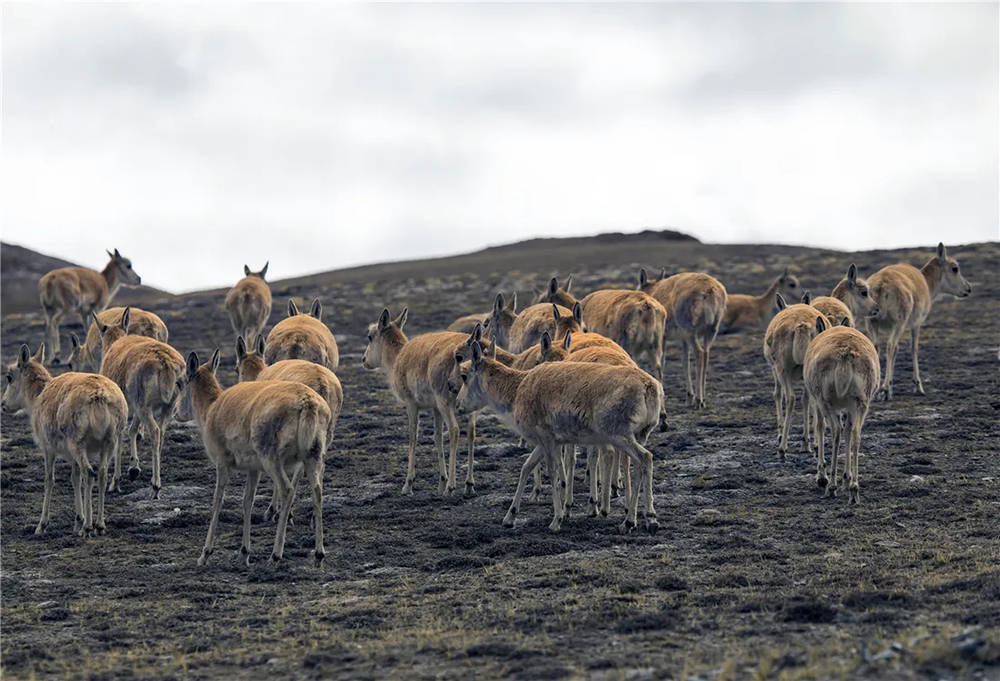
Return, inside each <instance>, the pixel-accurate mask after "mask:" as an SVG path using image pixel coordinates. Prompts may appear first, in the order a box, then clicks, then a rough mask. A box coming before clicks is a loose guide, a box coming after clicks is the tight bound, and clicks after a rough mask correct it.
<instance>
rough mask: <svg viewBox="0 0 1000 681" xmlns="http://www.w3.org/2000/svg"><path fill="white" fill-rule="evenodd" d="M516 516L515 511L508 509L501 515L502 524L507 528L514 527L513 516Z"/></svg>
mask: <svg viewBox="0 0 1000 681" xmlns="http://www.w3.org/2000/svg"><path fill="white" fill-rule="evenodd" d="M515 516H517V511H515V510H514V509H510V510H509V511H507V515H505V516H504V517H503V526H504V527H506V528H507V529H510V528H512V527H514V518H515Z"/></svg>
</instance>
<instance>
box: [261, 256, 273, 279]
mask: <svg viewBox="0 0 1000 681" xmlns="http://www.w3.org/2000/svg"><path fill="white" fill-rule="evenodd" d="M270 264H271V261H270V260H268V261H267V262H265V263H264V268H263V269H262V270H261V271H260V278H261V279H263V278H264V277H266V276H267V267H268V265H270Z"/></svg>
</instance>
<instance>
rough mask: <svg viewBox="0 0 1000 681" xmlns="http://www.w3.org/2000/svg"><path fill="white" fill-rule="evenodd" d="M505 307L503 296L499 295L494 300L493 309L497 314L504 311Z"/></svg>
mask: <svg viewBox="0 0 1000 681" xmlns="http://www.w3.org/2000/svg"><path fill="white" fill-rule="evenodd" d="M503 306H504V299H503V294H502V293H498V294H497V297H496V298H494V299H493V309H494V310H495V311H496V312H500V310H502V309H503Z"/></svg>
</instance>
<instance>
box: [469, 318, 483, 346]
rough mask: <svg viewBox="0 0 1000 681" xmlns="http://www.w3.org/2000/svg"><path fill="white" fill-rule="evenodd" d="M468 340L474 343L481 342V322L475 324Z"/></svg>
mask: <svg viewBox="0 0 1000 681" xmlns="http://www.w3.org/2000/svg"><path fill="white" fill-rule="evenodd" d="M469 338H471V339H472V340H474V341H481V340H482V339H483V324H482V322H476V326H475V328H473V329H472V333H471V334H469Z"/></svg>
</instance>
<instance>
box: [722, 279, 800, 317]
mask: <svg viewBox="0 0 1000 681" xmlns="http://www.w3.org/2000/svg"><path fill="white" fill-rule="evenodd" d="M801 291H802V287H801V286H799V280H798V279H797V278H796V277H795V275H793V274H789V273H788V268H787V267H786V268H785V272H784V274H782V275H781V276H780V277H778V278H777V279H775V280H774V281H773V282H771V285H770V286H768V287H767V290H766V291H764V293H763V294H762V295H759V296H749V295H745V294H742V293H730V294H728V295H727V296H726V314H725V315H724V316H723V318H722V326H721V330H722V332H723V333H728V332H731V331H742V330H744V329H753V328H759V327H761V326H763V325H766V324H767V323H768V322H769V321H770V320H771V318H772V317H774V313H775V312H776V311H777V308H776V307H775V302H776V299H777V295H778V293H781V294H782V295H784V296H787V297H788V299H790V300H794V299H795V298H798V297H799V294H800V293H801Z"/></svg>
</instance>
